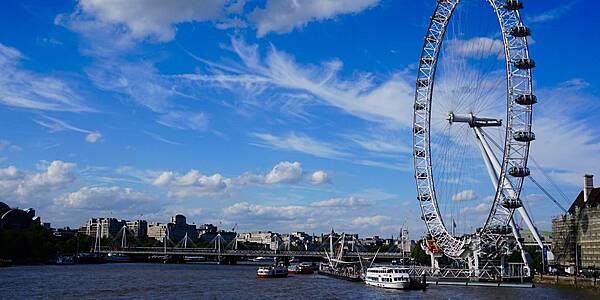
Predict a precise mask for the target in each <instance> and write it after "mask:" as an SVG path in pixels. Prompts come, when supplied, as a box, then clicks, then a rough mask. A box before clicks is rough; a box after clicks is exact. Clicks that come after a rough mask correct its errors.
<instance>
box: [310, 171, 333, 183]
mask: <svg viewBox="0 0 600 300" xmlns="http://www.w3.org/2000/svg"><path fill="white" fill-rule="evenodd" d="M310 181H311V182H312V183H313V184H324V183H329V182H330V181H331V179H330V178H329V174H327V172H325V171H323V170H318V171H315V172H314V173H313V174H312V175H311V176H310Z"/></svg>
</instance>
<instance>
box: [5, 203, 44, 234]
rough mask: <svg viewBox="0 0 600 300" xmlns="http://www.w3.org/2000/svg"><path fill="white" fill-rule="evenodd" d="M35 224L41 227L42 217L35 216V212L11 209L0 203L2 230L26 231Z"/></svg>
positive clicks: (31, 209)
mask: <svg viewBox="0 0 600 300" xmlns="http://www.w3.org/2000/svg"><path fill="white" fill-rule="evenodd" d="M33 224H37V225H40V224H41V222H40V217H36V216H35V210H34V209H33V208H29V209H25V210H23V209H18V208H10V207H9V206H8V205H6V203H4V202H0V229H25V228H27V227H29V226H31V225H33Z"/></svg>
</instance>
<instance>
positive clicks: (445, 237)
mask: <svg viewBox="0 0 600 300" xmlns="http://www.w3.org/2000/svg"><path fill="white" fill-rule="evenodd" d="M482 1H487V2H488V3H489V4H490V5H491V6H492V9H493V10H494V11H495V14H496V17H497V21H498V23H499V27H500V31H501V34H502V44H503V47H504V60H505V64H506V73H505V75H504V76H506V80H507V87H506V89H507V95H506V101H507V102H506V103H507V104H506V120H507V122H506V130H505V139H504V150H503V153H502V162H501V164H502V167H501V173H500V178H499V182H498V188H497V189H496V191H495V197H494V201H493V203H492V205H491V206H490V211H489V214H488V217H487V219H486V222H485V224H484V225H483V227H482V229H481V230H479V231H478V232H476V233H473V235H472V236H475V235H477V237H478V239H479V242H478V245H477V246H478V247H482V245H483V244H486V243H493V242H495V241H497V236H495V234H494V233H492V232H490V230H489V229H490V228H492V227H493V226H498V225H503V226H507V225H508V224H509V222H510V221H511V219H512V214H513V212H514V209H512V210H511V209H509V208H504V207H503V206H502V205H501V204H502V203H501V202H502V201H503V199H505V198H506V196H505V195H506V194H510V195H511V197H516V199H518V198H519V196H520V193H521V189H522V184H523V177H511V178H509V174H508V173H509V168H512V167H520V168H524V169H526V168H527V158H528V155H529V142H530V141H527V142H519V141H515V140H514V139H513V138H512V136H513V133H514V131H515V126H516V127H518V128H519V129H524V130H527V131H529V132H530V131H531V125H532V124H531V123H532V122H531V116H532V107H531V105H520V104H519V103H517V102H516V100H517V97H519V96H521V95H531V97H534V96H533V87H532V76H531V68H526V69H523V68H520V67H518V66H517V63H518V62H533V61H532V60H531V59H530V58H529V48H528V43H527V36H522V37H519V36H514V35H512V34H511V33H510V30H513V29H514V28H515V27H517V26H521V27H523V26H524V25H523V22H522V20H521V16H520V13H519V9H518V8H517V9H509V8H507V5H508V3H509V2H517V4H518V3H519V1H514V0H512V1H511V0H507V1H499V0H482ZM459 2H460V0H438V1H437V6H436V8H435V10H434V13H433V15H432V17H431V20H430V23H429V27H428V29H427V34H426V35H425V39H424V43H423V47H422V51H421V57H420V60H419V73H418V76H417V81H416V91H415V101H414V115H413V131H412V132H413V164H414V176H415V181H416V188H417V200H418V201H419V206H420V208H421V216H422V219H423V220H424V221H425V223H426V225H427V229H428V231H429V233H430V234H431V236H432V237H433V239H435V240H436V242H437V243H438V244H439V246H440V248H442V250H443V251H444V253H445V254H446V255H448V256H450V257H453V258H461V257H464V254H465V252H468V250H469V247H472V244H471V242H472V241H471V236H465V237H462V238H457V237H454V236H453V235H451V234H450V233H449V232H448V229H447V227H446V225H445V224H444V219H443V217H442V215H441V213H440V210H439V205H438V199H437V194H436V189H435V180H434V175H433V166H432V158H431V143H430V141H431V112H432V96H433V90H434V85H435V73H436V70H437V64H438V59H439V54H440V50H441V47H442V45H443V43H444V40H445V35H446V29H447V27H448V24H449V22H450V20H451V18H452V15H453V12H454V10H455V8H456V7H457V5H458V3H459ZM527 30H528V29H527ZM521 67H522V66H521ZM507 182H508V184H506V183H507ZM505 186H512V190H508V189H507V188H506V187H505Z"/></svg>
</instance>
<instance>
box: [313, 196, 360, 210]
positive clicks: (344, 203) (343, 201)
mask: <svg viewBox="0 0 600 300" xmlns="http://www.w3.org/2000/svg"><path fill="white" fill-rule="evenodd" d="M369 205H370V202H369V201H367V200H365V199H362V198H356V197H353V196H350V197H345V198H331V199H327V200H321V201H317V202H313V203H312V204H311V206H316V207H346V208H350V207H364V206H369Z"/></svg>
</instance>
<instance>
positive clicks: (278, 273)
mask: <svg viewBox="0 0 600 300" xmlns="http://www.w3.org/2000/svg"><path fill="white" fill-rule="evenodd" d="M287 276H288V269H287V267H286V266H283V265H277V266H275V265H273V266H261V267H259V268H258V270H257V271H256V277H257V278H283V277H287Z"/></svg>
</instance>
